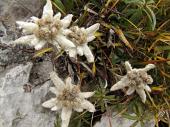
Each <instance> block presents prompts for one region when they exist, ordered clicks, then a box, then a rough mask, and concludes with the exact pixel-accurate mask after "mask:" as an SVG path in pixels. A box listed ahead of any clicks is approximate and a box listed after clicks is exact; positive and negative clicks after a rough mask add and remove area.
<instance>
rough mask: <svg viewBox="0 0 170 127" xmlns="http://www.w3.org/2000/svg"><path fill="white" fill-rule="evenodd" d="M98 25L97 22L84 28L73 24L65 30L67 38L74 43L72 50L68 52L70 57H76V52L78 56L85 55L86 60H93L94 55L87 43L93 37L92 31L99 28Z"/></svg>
mask: <svg viewBox="0 0 170 127" xmlns="http://www.w3.org/2000/svg"><path fill="white" fill-rule="evenodd" d="M99 26H100V24H99V23H96V24H94V25H92V26H90V27H88V28H86V29H85V28H84V27H82V28H80V27H78V26H73V27H71V28H70V29H69V30H68V31H67V32H66V35H67V37H68V39H69V40H71V41H72V42H73V43H74V44H75V45H76V47H73V48H72V52H70V53H69V55H70V57H74V58H76V57H77V54H79V55H80V56H83V55H85V56H86V58H87V60H88V62H94V56H93V54H92V52H91V50H90V48H89V47H88V45H87V44H88V42H90V41H93V40H94V39H95V36H94V33H95V32H96V31H97V30H98V29H99Z"/></svg>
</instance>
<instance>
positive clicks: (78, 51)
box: [77, 46, 83, 56]
mask: <svg viewBox="0 0 170 127" xmlns="http://www.w3.org/2000/svg"><path fill="white" fill-rule="evenodd" d="M77 54H79V55H80V56H83V47H82V46H77Z"/></svg>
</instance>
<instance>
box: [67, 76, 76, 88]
mask: <svg viewBox="0 0 170 127" xmlns="http://www.w3.org/2000/svg"><path fill="white" fill-rule="evenodd" d="M71 82H72V79H71V77H68V78H66V80H65V84H66V86H67V87H69V88H70V89H71V88H72V87H73V86H74V85H73V84H72V83H71Z"/></svg>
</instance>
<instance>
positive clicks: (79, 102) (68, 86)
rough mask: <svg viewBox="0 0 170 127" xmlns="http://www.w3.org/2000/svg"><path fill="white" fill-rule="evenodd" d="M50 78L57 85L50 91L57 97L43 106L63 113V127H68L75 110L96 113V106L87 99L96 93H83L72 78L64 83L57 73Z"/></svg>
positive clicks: (52, 73) (51, 74) (53, 73)
mask: <svg viewBox="0 0 170 127" xmlns="http://www.w3.org/2000/svg"><path fill="white" fill-rule="evenodd" d="M50 78H51V80H52V81H53V83H54V85H55V87H51V88H50V90H51V92H52V93H54V94H55V95H56V97H55V98H51V99H50V100H48V101H46V102H44V103H43V104H42V106H43V107H45V108H50V109H51V110H52V111H61V119H62V125H61V127H68V125H69V121H70V117H71V114H72V111H73V110H75V111H77V112H82V111H83V109H87V110H88V111H89V112H95V107H94V105H93V104H91V103H90V102H89V101H88V100H87V99H86V98H89V97H91V96H93V94H94V92H81V91H80V88H79V86H78V85H73V84H72V83H71V78H70V77H68V78H67V79H66V80H65V82H63V81H62V80H61V79H60V78H59V77H58V75H57V74H56V73H55V72H51V73H50Z"/></svg>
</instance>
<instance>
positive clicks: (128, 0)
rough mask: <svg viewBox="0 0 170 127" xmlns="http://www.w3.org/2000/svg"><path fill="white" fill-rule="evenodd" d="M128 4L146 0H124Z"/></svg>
mask: <svg viewBox="0 0 170 127" xmlns="http://www.w3.org/2000/svg"><path fill="white" fill-rule="evenodd" d="M123 1H124V2H125V3H126V4H142V5H143V4H145V0H123Z"/></svg>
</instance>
